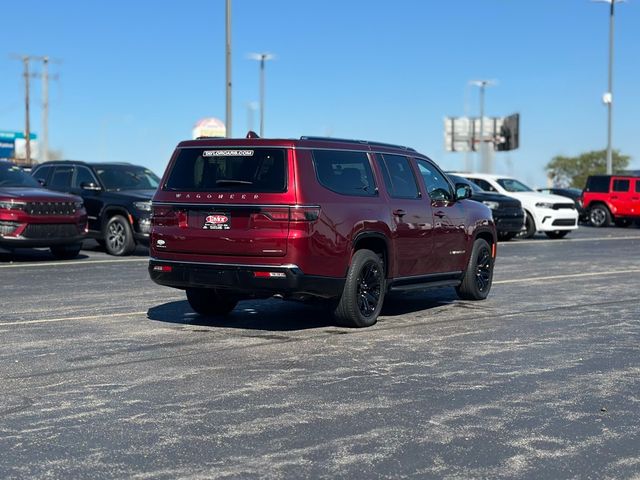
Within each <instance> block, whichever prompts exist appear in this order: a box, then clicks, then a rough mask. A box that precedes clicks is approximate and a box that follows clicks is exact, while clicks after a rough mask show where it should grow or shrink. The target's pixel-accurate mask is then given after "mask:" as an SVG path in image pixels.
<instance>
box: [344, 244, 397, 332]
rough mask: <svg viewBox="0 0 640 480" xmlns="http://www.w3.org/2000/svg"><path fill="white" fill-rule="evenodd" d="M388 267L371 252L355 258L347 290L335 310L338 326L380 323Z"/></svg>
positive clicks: (360, 325)
mask: <svg viewBox="0 0 640 480" xmlns="http://www.w3.org/2000/svg"><path fill="white" fill-rule="evenodd" d="M384 272H385V270H384V263H383V261H382V259H381V258H380V257H379V256H378V255H377V254H376V253H375V252H373V251H371V250H366V249H362V250H358V251H356V252H355V253H354V254H353V258H352V259H351V265H350V266H349V271H348V273H347V278H346V280H345V285H344V290H343V292H342V296H341V297H340V300H339V302H338V305H337V307H336V308H335V310H334V315H335V317H336V320H337V322H338V324H340V325H342V326H345V327H369V326H371V325H373V324H375V323H376V321H377V320H378V315H380V311H381V310H382V304H383V302H384V297H385V293H386V279H385V273H384Z"/></svg>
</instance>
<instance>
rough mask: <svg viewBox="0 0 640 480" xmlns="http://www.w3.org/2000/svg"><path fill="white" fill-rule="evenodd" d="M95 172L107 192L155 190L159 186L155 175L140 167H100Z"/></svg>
mask: <svg viewBox="0 0 640 480" xmlns="http://www.w3.org/2000/svg"><path fill="white" fill-rule="evenodd" d="M95 171H96V173H97V174H98V177H99V178H100V181H101V182H102V184H103V185H104V188H106V189H107V190H155V189H156V188H158V185H159V184H160V179H159V178H158V177H157V175H156V174H155V173H153V172H152V171H151V170H148V169H146V168H142V167H134V166H131V165H109V166H102V165H101V166H99V167H96V169H95Z"/></svg>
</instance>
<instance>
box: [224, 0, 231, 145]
mask: <svg viewBox="0 0 640 480" xmlns="http://www.w3.org/2000/svg"><path fill="white" fill-rule="evenodd" d="M226 30H227V41H226V59H227V85H226V87H227V113H226V128H225V130H226V132H227V138H231V137H232V132H231V123H232V118H231V115H232V113H231V0H227V7H226Z"/></svg>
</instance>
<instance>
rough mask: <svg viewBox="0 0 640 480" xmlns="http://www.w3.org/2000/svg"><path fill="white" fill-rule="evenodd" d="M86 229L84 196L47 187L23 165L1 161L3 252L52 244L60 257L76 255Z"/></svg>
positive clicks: (0, 243)
mask: <svg viewBox="0 0 640 480" xmlns="http://www.w3.org/2000/svg"><path fill="white" fill-rule="evenodd" d="M86 232H87V212H86V211H85V209H84V205H83V204H82V199H81V198H80V197H76V196H75V195H67V194H63V193H58V192H52V191H50V190H46V189H44V188H42V186H41V185H40V184H39V183H38V182H37V181H36V180H35V179H34V178H33V177H31V176H30V175H28V174H27V173H25V172H24V171H22V169H21V168H20V167H18V166H16V165H13V164H11V163H9V162H4V161H0V252H11V251H12V250H13V249H15V248H35V247H49V248H50V250H51V253H52V254H53V255H54V256H55V257H56V258H61V259H68V258H73V257H76V256H77V255H78V253H79V252H80V248H81V246H82V240H83V239H84V238H85V235H86Z"/></svg>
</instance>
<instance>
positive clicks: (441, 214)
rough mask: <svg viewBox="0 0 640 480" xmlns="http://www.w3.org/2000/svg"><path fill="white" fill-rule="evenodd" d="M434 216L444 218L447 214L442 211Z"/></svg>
mask: <svg viewBox="0 0 640 480" xmlns="http://www.w3.org/2000/svg"><path fill="white" fill-rule="evenodd" d="M434 215H435V216H436V217H438V218H442V217H444V216H445V215H446V213H444V212H443V211H442V210H438V211H437V212H436V213H434Z"/></svg>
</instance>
